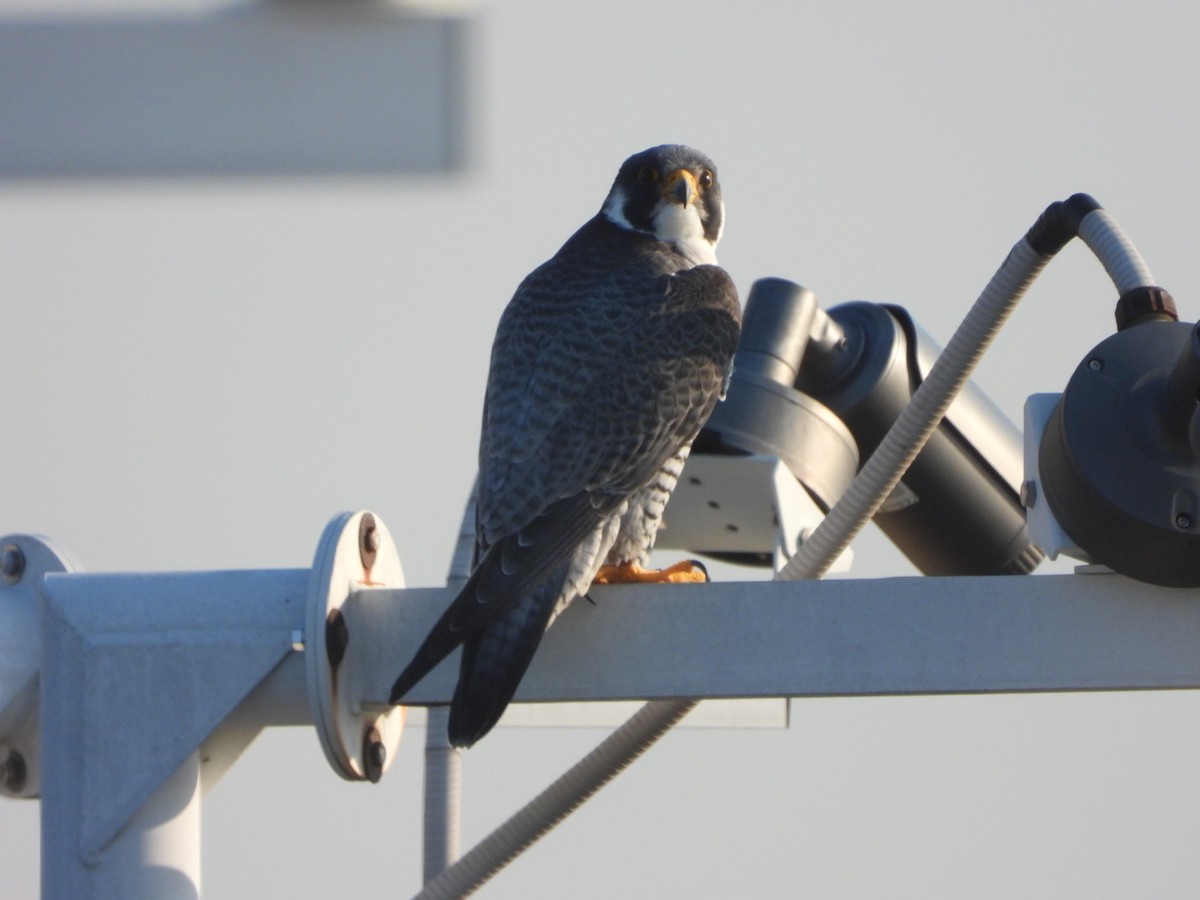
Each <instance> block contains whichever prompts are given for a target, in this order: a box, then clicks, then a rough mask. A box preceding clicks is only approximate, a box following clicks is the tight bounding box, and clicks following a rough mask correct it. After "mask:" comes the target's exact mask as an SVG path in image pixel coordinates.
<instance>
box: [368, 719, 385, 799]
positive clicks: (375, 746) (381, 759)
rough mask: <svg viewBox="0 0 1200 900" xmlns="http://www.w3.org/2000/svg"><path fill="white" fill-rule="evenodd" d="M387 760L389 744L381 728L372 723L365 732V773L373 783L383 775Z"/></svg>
mask: <svg viewBox="0 0 1200 900" xmlns="http://www.w3.org/2000/svg"><path fill="white" fill-rule="evenodd" d="M386 762H387V746H386V745H385V744H384V743H383V736H382V735H381V734H380V733H379V729H378V728H377V727H376V726H374V725H372V726H371V727H370V728H368V729H367V730H366V731H365V732H363V770H364V771H363V774H364V775H365V776H366V778H367V780H368V781H369V782H371V784H377V783H378V782H379V779H380V778H382V777H383V766H384V764H385V763H386Z"/></svg>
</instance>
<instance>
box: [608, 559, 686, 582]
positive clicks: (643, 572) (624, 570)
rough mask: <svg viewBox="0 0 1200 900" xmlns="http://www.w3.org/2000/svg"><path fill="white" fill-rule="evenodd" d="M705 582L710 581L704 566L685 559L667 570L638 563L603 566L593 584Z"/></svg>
mask: <svg viewBox="0 0 1200 900" xmlns="http://www.w3.org/2000/svg"><path fill="white" fill-rule="evenodd" d="M704 581H708V572H707V571H706V570H705V568H704V566H703V565H702V564H701V563H700V562H698V561H696V560H694V559H685V560H683V562H677V563H675V565H673V566H667V568H665V569H643V568H642V567H641V566H639V565H637V564H636V563H620V564H619V565H615V566H611V565H603V566H601V567H600V571H599V572H597V573H596V577H595V578H594V579H593V580H592V584H686V583H699V582H704Z"/></svg>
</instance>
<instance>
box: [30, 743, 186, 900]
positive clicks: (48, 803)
mask: <svg viewBox="0 0 1200 900" xmlns="http://www.w3.org/2000/svg"><path fill="white" fill-rule="evenodd" d="M75 753H76V755H77V757H78V761H79V762H80V764H81V765H80V769H77V770H76V772H75V775H76V776H78V775H79V774H80V773H81V769H82V756H83V749H82V747H78V748H76V751H75ZM49 774H50V773H47V775H49ZM58 774H61V773H58ZM71 780H73V779H71ZM56 784H58V782H57V780H55V779H52V778H47V780H46V790H45V792H44V793H43V795H42V900H78V898H80V897H88V898H90V900H197V898H198V897H200V755H199V754H198V753H193V754H192V755H191V756H189V757H188V758H187V759H186V760H184V762H183V764H182V765H181V766H180V767H179V768H178V769H176V770H175V772H174V773H173V774H172V775H171V776H170V777H169V778H168V779H167V780H166V781H164V782H163V783H162V784H160V785H159V786H158V788H157V790H155V791H154V793H153V794H151V795H150V797H149V798H148V799H147V800H146V802H145V803H143V804H142V805H141V807H139V808H138V810H137V812H136V813H134V815H133V816H132V818H130V820H129V822H128V823H127V824H126V825H125V827H124V828H122V829H121V831H120V832H119V833H118V834H117V836H116V837H115V838H114V839H113V841H112V843H111V844H109V845H108V846H107V847H106V848H105V849H104V851H103V852H102V853H101V854H100V856H99V858H97V859H85V858H84V857H83V856H82V855H81V853H80V847H79V832H78V821H77V820H76V818H75V809H76V803H77V800H76V798H75V797H72V796H68V795H65V793H60V792H59V791H56V790H54V789H53V787H54V786H55V785H56Z"/></svg>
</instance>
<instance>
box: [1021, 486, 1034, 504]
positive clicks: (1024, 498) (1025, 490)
mask: <svg viewBox="0 0 1200 900" xmlns="http://www.w3.org/2000/svg"><path fill="white" fill-rule="evenodd" d="M1036 503H1037V482H1036V481H1022V482H1021V505H1022V506H1023V507H1025V508H1026V509H1033V507H1034V504H1036Z"/></svg>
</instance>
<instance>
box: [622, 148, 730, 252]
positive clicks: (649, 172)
mask: <svg viewBox="0 0 1200 900" xmlns="http://www.w3.org/2000/svg"><path fill="white" fill-rule="evenodd" d="M603 214H604V216H605V218H607V219H608V220H609V221H610V222H612V223H613V224H614V225H617V226H619V227H621V228H625V229H628V230H630V231H639V232H641V233H643V234H648V235H652V236H653V237H655V238H657V239H658V240H660V241H667V242H669V243H671V244H673V245H674V246H675V248H676V249H677V250H678V251H679V252H680V253H682V254H683V255H684V256H686V257H688V259H690V260H691V261H692V262H694V263H696V264H700V263H715V262H716V261H717V255H716V248H717V241H719V240H720V239H721V229H722V228H724V226H725V204H724V203H723V202H722V201H721V186H720V185H719V184H718V183H717V167H716V166H715V165H713V161H712V160H711V159H709V158H708V157H707V156H705V155H704V154H703V153H701V152H700V151H699V150H693V149H692V148H691V147H685V146H683V145H682V144H663V145H662V146H661V147H651V148H650V149H649V150H643V151H642V152H641V153H637V154H634V155H633V156H631V157H629V159H627V160H625V162H624V163H623V164H622V165H621V170H620V171H619V172H618V173H617V180H616V181H614V182H613V186H612V190H610V191H609V192H608V199H607V200H605V201H604V209H603Z"/></svg>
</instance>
